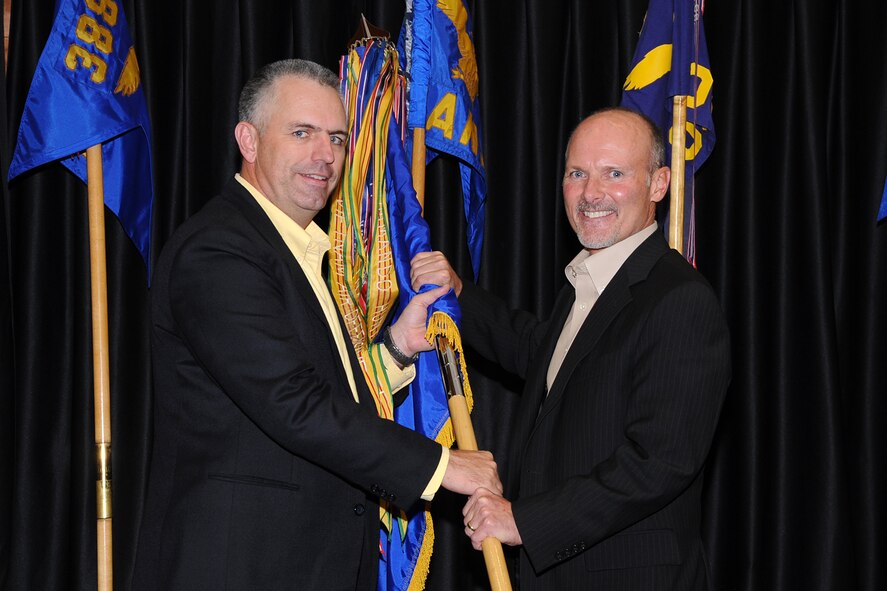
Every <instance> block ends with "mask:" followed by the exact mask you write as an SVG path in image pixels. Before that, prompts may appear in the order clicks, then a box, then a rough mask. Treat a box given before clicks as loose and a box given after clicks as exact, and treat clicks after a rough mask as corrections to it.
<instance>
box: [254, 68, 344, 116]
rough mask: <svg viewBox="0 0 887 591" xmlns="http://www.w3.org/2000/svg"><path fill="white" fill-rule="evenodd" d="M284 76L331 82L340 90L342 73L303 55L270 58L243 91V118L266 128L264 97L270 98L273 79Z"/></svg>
mask: <svg viewBox="0 0 887 591" xmlns="http://www.w3.org/2000/svg"><path fill="white" fill-rule="evenodd" d="M285 76H293V77H295V78H302V79H305V80H312V81H314V82H317V83H318V84H320V85H321V86H329V87H330V88H332V89H333V90H335V91H336V93H338V94H341V90H340V86H339V76H337V75H336V74H335V73H334V72H333V71H332V70H330V69H329V68H326V67H324V66H321V65H320V64H317V63H314V62H311V61H308V60H301V59H286V60H280V61H276V62H271V63H270V64H267V65H265V66H262V67H261V68H259V70H258V71H257V72H256V73H255V74H253V77H252V78H250V79H249V80H248V81H247V83H246V84H245V85H244V86H243V90H242V91H240V102H239V103H238V106H237V116H238V117H239V118H240V121H246V122H248V123H252V124H253V125H255V126H256V127H257V128H259V129H260V130H261V129H263V128H264V125H265V121H264V118H265V113H264V109H263V108H262V107H263V106H264V102H265V99H267V98H268V95H269V94H270V92H271V89H272V87H273V86H274V83H275V82H277V80H279V79H280V78H283V77H285Z"/></svg>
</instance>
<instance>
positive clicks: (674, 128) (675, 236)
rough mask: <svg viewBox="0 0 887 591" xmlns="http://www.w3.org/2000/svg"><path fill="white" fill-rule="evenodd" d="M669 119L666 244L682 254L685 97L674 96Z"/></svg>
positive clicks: (685, 134) (685, 124) (685, 135)
mask: <svg viewBox="0 0 887 591" xmlns="http://www.w3.org/2000/svg"><path fill="white" fill-rule="evenodd" d="M672 107H673V108H672V116H671V117H672V119H671V202H670V205H669V210H668V221H669V224H668V244H669V246H671V247H672V248H673V249H675V250H676V251H678V252H679V253H681V254H684V169H685V167H686V162H685V160H684V157H685V156H684V152H685V150H686V137H687V132H686V127H687V97H686V96H675V97H674V103H673V105H672Z"/></svg>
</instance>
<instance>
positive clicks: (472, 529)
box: [466, 522, 475, 531]
mask: <svg viewBox="0 0 887 591" xmlns="http://www.w3.org/2000/svg"><path fill="white" fill-rule="evenodd" d="M466 525H467V526H468V529H470V530H471V531H475V529H474V527H473V526H472V525H471V522H469V523H466Z"/></svg>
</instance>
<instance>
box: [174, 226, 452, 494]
mask: <svg viewBox="0 0 887 591" xmlns="http://www.w3.org/2000/svg"><path fill="white" fill-rule="evenodd" d="M253 242H254V238H253V236H249V235H246V234H239V233H237V232H231V231H224V230H219V229H214V228H204V229H203V231H201V232H198V233H197V234H194V235H192V236H191V237H190V239H189V240H187V241H186V242H185V243H184V244H183V245H182V247H181V248H180V249H179V250H178V252H177V253H176V255H175V258H174V259H173V261H172V268H171V274H170V286H169V300H170V307H171V311H172V317H173V319H174V321H175V323H176V325H177V329H178V331H179V333H180V334H181V336H182V338H183V340H184V341H185V343H186V345H187V346H188V347H189V349H190V350H191V352H192V354H193V356H194V358H195V359H196V360H197V363H198V364H199V365H200V366H201V368H202V370H203V371H205V372H206V373H207V374H209V375H210V377H211V379H213V380H215V381H216V382H217V383H218V385H219V387H220V388H221V389H222V390H223V391H224V392H225V394H226V395H227V396H228V397H229V398H230V399H231V400H232V401H233V402H234V404H236V405H237V407H238V408H239V409H240V410H241V412H243V413H244V414H245V415H247V416H248V417H249V419H250V420H252V421H253V422H254V423H255V424H256V425H258V426H259V428H260V429H262V430H263V431H264V432H265V433H266V434H267V435H268V436H269V437H270V438H272V439H273V440H274V441H276V442H277V443H278V444H279V445H281V446H282V447H283V448H285V449H287V450H288V451H290V452H291V453H293V454H295V455H298V456H300V457H302V458H304V459H306V460H308V461H311V462H313V463H316V464H318V465H320V466H322V467H324V468H326V469H327V470H329V471H331V472H333V473H335V474H338V475H339V476H340V477H342V478H344V479H345V480H348V481H350V482H352V483H354V484H355V485H357V486H360V487H362V488H364V489H367V490H371V491H372V492H373V493H375V494H380V495H381V496H383V497H385V498H386V499H387V500H389V501H392V502H394V503H396V504H397V505H399V506H401V507H409V506H410V505H411V504H412V503H414V502H415V501H416V500H417V499H418V498H419V495H420V494H421V493H422V491H423V489H424V488H425V486H426V484H427V483H428V481H429V479H430V478H431V476H432V474H433V472H434V470H435V469H436V467H437V465H438V462H439V459H440V456H441V453H442V451H441V448H440V446H439V445H438V444H436V443H434V442H433V441H431V440H429V439H427V438H425V437H423V436H421V435H419V434H417V433H415V432H413V431H410V430H409V429H406V428H403V427H400V426H399V425H396V424H394V423H392V422H390V421H384V420H382V419H380V418H379V417H378V416H377V415H376V413H375V408H366V407H367V406H368V405H359V404H355V402H354V400H353V398H352V396H351V393H350V392H347V394H346V393H344V392H341V391H336V389H337V387H336V386H334V384H342V383H343V380H341V379H335V380H333V379H331V378H332V377H335V376H336V373H335V372H343V369H342V367H341V362H340V361H339V356H338V353H337V352H336V349H335V348H334V347H335V345H334V343H333V341H332V337H331V336H330V335H329V334H328V333H329V330H328V327H327V325H326V323H325V321H322V320H321V319H320V315H319V314H317V313H314V312H313V311H312V309H311V304H312V302H310V301H309V299H308V298H309V297H311V298H313V297H314V295H313V293H312V292H310V290H304V289H303V290H301V291H300V290H295V289H286V288H285V285H288V284H290V285H291V284H292V283H293V281H294V277H293V274H294V273H300V272H301V271H300V270H299V271H293V268H292V265H287V264H285V263H284V262H282V261H281V257H280V256H279V254H278V253H276V252H275V251H274V250H273V249H271V248H257V247H256V246H255V244H254V243H253ZM297 279H301V280H303V281H304V283H305V285H306V286H307V285H308V284H307V281H306V280H305V278H304V275H302V276H301V277H299V278H297ZM293 298H303V301H292V300H293ZM313 304H314V306H315V307H316V300H315V302H314V303H313ZM318 310H319V309H318ZM185 371H187V369H186V370H185ZM342 375H344V373H343V374H342ZM356 377H357V378H358V379H360V374H359V373H358V374H357V375H356ZM338 390H342V388H341V385H340V386H338ZM380 491H381V492H380Z"/></svg>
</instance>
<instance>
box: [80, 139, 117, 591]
mask: <svg viewBox="0 0 887 591" xmlns="http://www.w3.org/2000/svg"><path fill="white" fill-rule="evenodd" d="M86 171H87V193H88V196H89V198H88V202H89V205H88V207H89V268H90V284H91V293H92V372H93V394H94V397H93V404H94V407H95V449H96V483H95V492H96V550H97V552H96V560H97V567H98V571H97V582H98V587H97V589H98V591H112V589H113V587H114V576H113V556H112V552H111V549H112V543H111V540H112V538H111V380H110V370H109V362H108V279H107V264H106V261H105V198H104V192H105V190H104V181H103V179H104V177H103V176H102V145H101V144H97V145H95V146H92V147H91V148H89V149H87V150H86Z"/></svg>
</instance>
